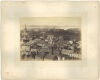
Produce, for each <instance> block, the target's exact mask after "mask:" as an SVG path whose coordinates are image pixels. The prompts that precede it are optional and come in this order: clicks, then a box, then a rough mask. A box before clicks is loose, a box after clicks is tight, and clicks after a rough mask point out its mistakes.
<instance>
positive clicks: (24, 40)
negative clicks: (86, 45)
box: [20, 18, 82, 61]
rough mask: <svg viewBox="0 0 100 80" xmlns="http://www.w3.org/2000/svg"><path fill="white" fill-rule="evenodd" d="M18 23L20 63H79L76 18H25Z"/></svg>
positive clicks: (78, 32)
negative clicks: (21, 61) (28, 61)
mask: <svg viewBox="0 0 100 80" xmlns="http://www.w3.org/2000/svg"><path fill="white" fill-rule="evenodd" d="M21 22H22V25H21V30H20V50H21V51H20V52H21V53H20V55H21V60H26V61H27V60H35V61H48V60H49V61H64V60H81V54H82V53H81V26H80V24H78V23H80V18H35V19H34V18H33V19H32V18H31V19H29V18H28V19H22V20H21Z"/></svg>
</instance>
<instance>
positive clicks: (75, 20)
mask: <svg viewBox="0 0 100 80" xmlns="http://www.w3.org/2000/svg"><path fill="white" fill-rule="evenodd" d="M20 24H21V29H23V28H24V27H25V25H26V27H27V28H47V27H49V28H61V29H68V28H80V27H81V18H79V17H47V18H46V17H42V18H39V17H38V18H22V19H21V20H20Z"/></svg>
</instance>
